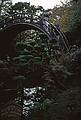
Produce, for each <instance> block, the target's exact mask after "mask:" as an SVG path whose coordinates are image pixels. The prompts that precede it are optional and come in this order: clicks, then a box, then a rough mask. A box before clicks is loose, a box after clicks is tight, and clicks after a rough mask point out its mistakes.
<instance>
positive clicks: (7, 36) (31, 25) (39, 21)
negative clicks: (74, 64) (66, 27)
mask: <svg viewBox="0 0 81 120" xmlns="http://www.w3.org/2000/svg"><path fill="white" fill-rule="evenodd" d="M30 29H35V30H37V29H38V30H40V31H41V32H43V33H44V34H45V35H46V36H47V38H48V39H49V41H53V40H55V39H56V40H57V41H58V42H59V43H63V44H62V45H63V47H64V48H65V49H66V50H67V49H68V44H67V41H66V40H65V38H64V36H63V35H62V33H61V32H60V31H59V30H58V29H57V28H56V27H55V26H54V25H53V24H50V23H49V22H48V21H47V20H46V19H44V17H38V16H37V17H35V18H32V16H30V15H27V14H26V13H15V14H14V15H9V16H8V17H6V18H5V19H4V20H1V21H0V42H1V45H0V51H3V49H4V50H5V48H6V46H11V44H10V43H11V42H10V41H12V40H13V39H14V38H15V37H16V36H17V34H19V33H21V32H22V31H25V30H30ZM58 35H59V36H60V39H59V38H58V37H57V36H58ZM9 42H10V43H9ZM9 44H10V45H9ZM8 50H9V49H8Z"/></svg>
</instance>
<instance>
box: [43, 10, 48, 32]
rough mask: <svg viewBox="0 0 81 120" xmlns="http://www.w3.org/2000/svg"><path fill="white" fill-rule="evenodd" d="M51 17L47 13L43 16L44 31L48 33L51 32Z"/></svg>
mask: <svg viewBox="0 0 81 120" xmlns="http://www.w3.org/2000/svg"><path fill="white" fill-rule="evenodd" d="M49 17H50V13H49V12H46V11H45V12H44V13H43V15H42V25H43V29H44V30H46V31H47V32H49V31H50V24H49Z"/></svg>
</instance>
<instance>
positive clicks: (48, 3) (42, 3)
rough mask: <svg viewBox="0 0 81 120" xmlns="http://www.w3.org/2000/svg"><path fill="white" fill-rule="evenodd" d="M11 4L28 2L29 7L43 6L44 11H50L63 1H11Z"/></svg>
mask: <svg viewBox="0 0 81 120" xmlns="http://www.w3.org/2000/svg"><path fill="white" fill-rule="evenodd" d="M12 1H13V3H17V2H30V4H31V5H35V6H38V5H39V6H43V8H44V9H50V8H51V9H52V8H53V7H54V6H55V5H61V1H62V2H64V1H65V0H12Z"/></svg>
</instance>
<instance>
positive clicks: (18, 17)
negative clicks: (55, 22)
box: [0, 13, 51, 33]
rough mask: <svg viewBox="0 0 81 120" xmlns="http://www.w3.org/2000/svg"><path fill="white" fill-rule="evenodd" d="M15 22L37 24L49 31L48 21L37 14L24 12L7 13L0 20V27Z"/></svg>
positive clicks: (2, 27)
mask: <svg viewBox="0 0 81 120" xmlns="http://www.w3.org/2000/svg"><path fill="white" fill-rule="evenodd" d="M16 23H30V24H34V25H37V26H38V27H40V28H42V29H43V30H44V31H46V32H47V33H50V30H51V28H50V27H51V26H50V23H49V22H48V21H47V20H45V19H43V18H41V17H40V16H38V15H35V16H32V15H29V14H26V13H15V14H12V15H8V17H6V18H5V19H3V20H1V21H0V29H4V28H6V27H8V26H10V25H12V24H16Z"/></svg>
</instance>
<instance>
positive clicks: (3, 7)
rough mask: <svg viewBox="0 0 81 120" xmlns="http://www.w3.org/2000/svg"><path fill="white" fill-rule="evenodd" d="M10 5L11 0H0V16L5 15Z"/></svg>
mask: <svg viewBox="0 0 81 120" xmlns="http://www.w3.org/2000/svg"><path fill="white" fill-rule="evenodd" d="M11 5H12V1H11V0H0V16H1V15H5V14H6V13H7V10H8V9H9V7H10V6H11Z"/></svg>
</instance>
